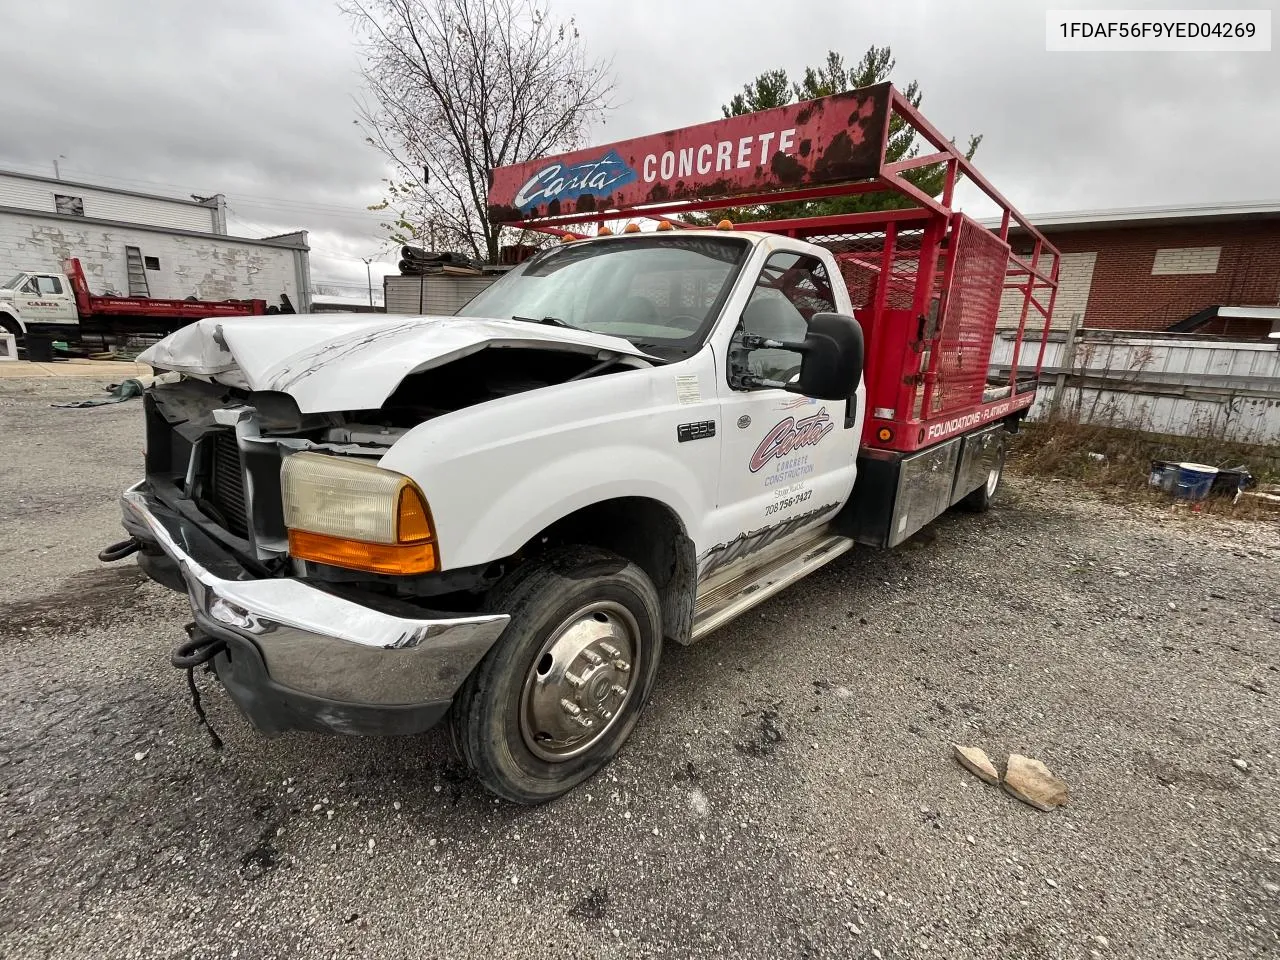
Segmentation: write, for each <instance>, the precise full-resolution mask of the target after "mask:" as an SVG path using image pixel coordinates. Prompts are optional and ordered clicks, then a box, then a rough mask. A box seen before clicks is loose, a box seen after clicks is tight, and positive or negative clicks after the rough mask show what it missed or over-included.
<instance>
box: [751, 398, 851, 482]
mask: <svg viewBox="0 0 1280 960" xmlns="http://www.w3.org/2000/svg"><path fill="white" fill-rule="evenodd" d="M834 429H835V424H834V423H832V422H831V418H830V417H829V416H827V408H826V407H823V408H822V409H821V410H819V411H818V412H817V413H815V414H813V415H811V416H808V417H803V418H801V419H799V420H797V419H796V418H795V417H787V418H786V419H785V420H780V421H779V422H778V423H777V424H776V425H775V426H774V428H773V429H772V430H770V431H769V432H768V433H767V434H765V437H764V439H763V440H761V441H760V446H758V447H756V452H755V453H753V454H752V455H751V472H752V473H757V472H759V471H760V470H763V469H764V467H765V465H766V464H768V462H769V461H770V460H774V459H779V460H780V459H782V458H783V457H785V456H786V455H787V454H789V453H791V452H792V451H793V450H798V449H800V448H801V447H812V446H816V445H817V444H818V443H820V442H821V441H822V438H823V437H825V436H826V435H827V434H828V433H830V432H831V431H832V430H834Z"/></svg>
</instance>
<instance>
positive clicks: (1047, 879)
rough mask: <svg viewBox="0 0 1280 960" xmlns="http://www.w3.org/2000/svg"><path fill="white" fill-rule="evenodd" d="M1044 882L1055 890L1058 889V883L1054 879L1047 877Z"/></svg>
mask: <svg viewBox="0 0 1280 960" xmlns="http://www.w3.org/2000/svg"><path fill="white" fill-rule="evenodd" d="M1044 882H1045V883H1047V884H1048V885H1049V886H1051V887H1053V889H1055V890H1057V889H1058V881H1057V880H1055V879H1053V877H1045V878H1044Z"/></svg>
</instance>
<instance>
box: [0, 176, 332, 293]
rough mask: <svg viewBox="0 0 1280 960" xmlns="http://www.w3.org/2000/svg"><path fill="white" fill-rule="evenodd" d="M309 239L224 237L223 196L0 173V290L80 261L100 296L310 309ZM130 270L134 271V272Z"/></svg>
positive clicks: (300, 233) (296, 236) (303, 233)
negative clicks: (10, 281) (16, 279)
mask: <svg viewBox="0 0 1280 960" xmlns="http://www.w3.org/2000/svg"><path fill="white" fill-rule="evenodd" d="M309 249H310V248H309V247H308V245H307V232H306V231H305V230H299V231H298V232H296V233H288V234H282V235H280V236H277V237H266V238H263V239H256V240H255V239H249V238H247V237H232V236H228V235H227V215H226V202H225V200H224V199H223V197H222V195H221V194H219V195H216V196H213V197H210V198H208V199H207V200H180V199H177V198H174V197H161V196H154V195H152V194H146V193H138V192H136V191H133V190H120V189H117V188H116V187H101V186H94V185H91V184H86V183H76V182H73V181H70V180H60V179H53V178H50V177H41V176H36V175H33V174H28V173H16V172H12V171H5V170H0V282H3V280H4V278H5V277H8V276H11V275H13V274H15V273H18V272H20V271H40V270H47V271H60V270H61V269H62V261H63V260H65V259H67V258H68V257H77V258H79V260H80V263H81V264H82V265H83V267H84V270H85V274H86V276H87V277H88V280H89V288H90V290H91V291H92V292H94V293H97V294H120V295H125V296H150V297H159V298H167V299H179V300H181V299H185V298H187V297H195V298H197V299H200V300H229V299H251V298H259V299H263V300H266V301H267V303H268V304H269V305H274V306H279V305H280V303H281V300H280V297H281V295H282V294H283V295H285V296H287V297H288V298H289V301H290V303H292V305H293V308H294V309H295V310H296V311H298V312H299V313H306V312H308V311H309V310H310V307H311V265H310V260H309V257H308V251H309ZM131 262H132V263H133V267H134V268H133V269H132V270H130V264H131Z"/></svg>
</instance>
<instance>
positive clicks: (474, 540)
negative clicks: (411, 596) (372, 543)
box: [432, 446, 712, 567]
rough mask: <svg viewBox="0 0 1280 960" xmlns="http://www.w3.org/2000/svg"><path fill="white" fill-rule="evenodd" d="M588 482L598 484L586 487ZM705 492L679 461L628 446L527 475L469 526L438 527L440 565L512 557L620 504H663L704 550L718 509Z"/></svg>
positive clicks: (581, 456)
mask: <svg viewBox="0 0 1280 960" xmlns="http://www.w3.org/2000/svg"><path fill="white" fill-rule="evenodd" d="M602 462H604V463H607V464H608V465H609V466H608V470H607V471H604V472H602V471H601V469H600V465H601V463H602ZM584 478H591V479H590V480H588V481H587V482H585V483H584ZM698 489H699V485H698V483H697V478H696V477H694V476H693V475H692V473H691V471H690V470H689V468H688V467H687V466H686V465H684V464H682V463H681V462H680V461H679V460H678V459H676V458H675V457H673V456H663V455H662V454H660V453H658V452H656V451H654V450H650V449H640V448H636V447H628V446H612V447H604V448H594V449H592V450H590V451H582V452H580V453H578V454H575V455H573V456H570V457H565V458H561V459H557V460H555V461H553V462H548V463H544V464H541V465H540V466H539V467H537V468H535V469H534V470H533V472H532V473H529V474H525V475H522V477H521V479H520V482H519V483H518V484H515V485H512V486H510V487H509V488H507V490H506V491H505V492H504V493H503V494H501V495H499V496H498V498H497V499H495V500H492V501H490V502H489V503H488V504H487V505H485V507H484V509H483V510H482V511H476V512H475V514H474V515H473V517H472V519H471V521H470V522H469V523H466V524H456V525H455V524H449V523H444V524H438V528H439V534H440V551H441V557H442V559H443V560H444V563H445V565H446V567H467V566H473V565H475V564H480V563H485V562H488V561H490V560H495V559H498V558H501V557H509V556H511V555H512V554H513V553H515V552H516V551H517V550H519V549H520V548H521V547H522V546H524V545H525V544H526V543H528V542H529V541H530V540H531V539H533V538H534V537H535V536H537V534H538V533H539V532H541V531H542V530H545V529H547V528H548V527H549V526H551V525H552V524H553V523H555V522H556V521H557V520H561V519H563V518H565V517H567V516H568V515H569V514H571V513H573V512H575V511H577V510H581V509H582V508H583V507H589V506H591V505H593V504H596V503H602V502H604V501H606V500H614V499H617V498H619V497H644V498H646V499H649V500H656V501H657V502H659V503H662V504H664V505H665V506H667V507H669V508H670V509H671V511H672V512H673V513H675V514H676V516H677V517H679V518H680V522H681V524H683V526H684V528H685V530H686V531H688V533H689V536H690V537H692V538H693V539H694V541H695V542H697V541H700V540H701V539H702V538H701V536H700V535H699V533H700V531H699V530H698V527H699V526H700V523H701V518H702V517H705V516H706V515H707V514H708V513H709V512H710V508H711V506H712V504H708V503H703V502H701V501H702V498H701V497H700V496H699V495H698ZM437 492H441V491H439V489H438V488H437ZM433 502H434V501H433ZM432 509H433V510H435V507H434V506H433V508H432ZM446 509H447V506H446Z"/></svg>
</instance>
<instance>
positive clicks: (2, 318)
mask: <svg viewBox="0 0 1280 960" xmlns="http://www.w3.org/2000/svg"><path fill="white" fill-rule="evenodd" d="M0 327H11V328H17V331H18V333H19V334H20V335H22V336H24V337H25V336H26V335H27V325H26V324H25V323H23V322H22V318H21V317H20V316H18V313H17V311H16V310H14V309H13V306H12V305H11V304H8V303H0Z"/></svg>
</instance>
